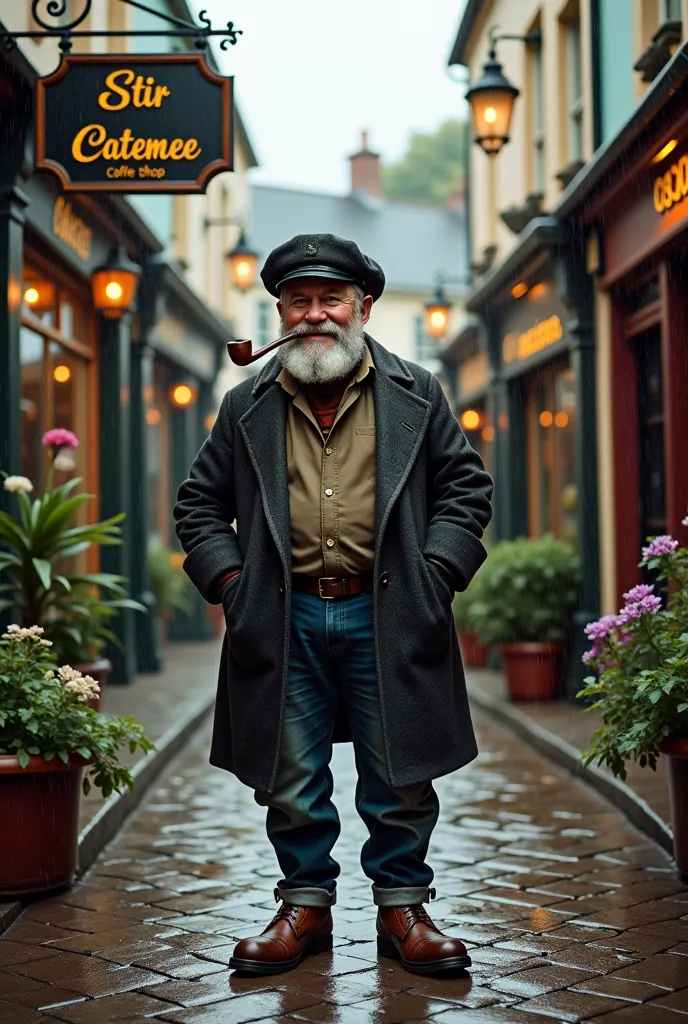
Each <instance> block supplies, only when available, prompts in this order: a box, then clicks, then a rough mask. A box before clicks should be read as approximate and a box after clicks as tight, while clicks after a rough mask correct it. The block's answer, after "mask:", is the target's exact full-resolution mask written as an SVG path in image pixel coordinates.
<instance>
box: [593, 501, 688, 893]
mask: <svg viewBox="0 0 688 1024" xmlns="http://www.w3.org/2000/svg"><path fill="white" fill-rule="evenodd" d="M684 525H686V526H688V518H687V519H685V520H684ZM648 541H649V543H648V545H647V547H644V548H643V557H642V561H641V562H640V565H641V566H643V567H644V568H646V569H647V570H648V571H649V572H654V574H655V575H656V578H657V579H658V580H659V581H663V582H664V583H665V584H666V586H665V594H666V596H665V598H664V599H662V598H661V597H660V596H658V595H657V594H656V593H655V588H654V585H651V584H646V583H642V584H640V585H638V586H637V587H633V589H632V590H629V591H628V593H626V594H624V606H623V608H622V609H621V611H620V612H619V613H618V615H605V616H603V617H602V618H601V619H600V620H599V621H598V622H593V623H591V624H590V625H589V626H587V627H586V633H587V634H588V636H589V638H590V639H591V641H592V646H591V648H590V650H589V651H586V653H585V654H584V656H583V660H584V661H585V663H586V664H587V665H589V666H590V667H591V668H593V669H594V670H595V671H596V672H597V676H590V677H588V678H587V679H586V680H585V682H586V687H585V689H583V690H581V691H580V693H579V694H578V696H579V697H583V698H586V699H590V698H592V699H593V703H592V704H591V705H590V707H589V708H586V710H593V709H597V710H598V711H600V712H601V713H602V722H603V725H602V727H601V728H600V729H598V730H597V732H596V733H595V734H594V735H593V737H592V741H591V744H590V748H589V749H588V750H587V751H585V752H584V755H583V757H584V760H585V763H586V764H589V763H590V762H591V761H597V762H599V764H603V765H604V764H606V765H607V766H608V767H609V768H610V770H611V771H612V772H613V773H614V775H616V776H619V777H620V778H622V779H623V778H625V777H626V769H625V762H626V761H628V760H633V761H637V762H638V764H639V765H640V766H641V767H646V766H647V767H650V768H652V769H653V770H654V769H655V768H656V767H657V758H658V756H659V754H660V753H662V754H665V755H666V756H667V757H668V758H669V787H670V798H671V814H672V821H673V827H674V850H675V855H676V863H677V865H678V868H679V871H680V872H681V874H682V875H683V876H684V877H688V548H685V547H679V543H678V541H677V540H674V539H673V537H669V536H666V535H665V536H661V537H655V538H654V539H650V538H648Z"/></svg>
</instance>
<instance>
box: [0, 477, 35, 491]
mask: <svg viewBox="0 0 688 1024" xmlns="http://www.w3.org/2000/svg"><path fill="white" fill-rule="evenodd" d="M5 490H6V491H12V493H13V494H17V493H18V492H19V491H21V492H23V493H24V494H28V493H29V492H30V491H32V490H33V484H32V483H31V481H30V480H29V478H28V476H8V477H7V478H6V479H5Z"/></svg>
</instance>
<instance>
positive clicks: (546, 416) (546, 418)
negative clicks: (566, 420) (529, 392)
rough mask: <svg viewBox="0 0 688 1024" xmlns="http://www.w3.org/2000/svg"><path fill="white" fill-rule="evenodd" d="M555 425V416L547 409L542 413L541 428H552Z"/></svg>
mask: <svg viewBox="0 0 688 1024" xmlns="http://www.w3.org/2000/svg"><path fill="white" fill-rule="evenodd" d="M553 423H554V416H553V415H552V413H551V412H549V410H547V409H545V410H544V412H541V413H540V426H541V427H551V426H552V424H553Z"/></svg>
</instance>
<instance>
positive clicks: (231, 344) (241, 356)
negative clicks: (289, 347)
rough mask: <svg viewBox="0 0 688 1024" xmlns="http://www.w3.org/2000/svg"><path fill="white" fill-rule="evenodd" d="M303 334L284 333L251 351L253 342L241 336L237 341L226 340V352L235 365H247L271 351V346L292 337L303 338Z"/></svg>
mask: <svg viewBox="0 0 688 1024" xmlns="http://www.w3.org/2000/svg"><path fill="white" fill-rule="evenodd" d="M303 337H304V335H303V334H299V333H298V332H295V333H294V334H285V335H283V336H282V337H281V338H277V340H276V341H271V342H270V344H269V345H263V347H262V348H259V349H258V351H257V352H253V351H252V348H253V342H252V341H250V340H249V339H248V338H242V339H240V340H239V341H228V342H227V352H228V353H229V358H230V359H231V360H232V362H233V363H236V365H237V366H248V364H249V363H254V362H255V361H256V359H260V357H261V356H264V355H265V354H266V353H267V352H272V350H273V348H278V346H279V345H283V344H284V343H285V341H291V339H292V338H303Z"/></svg>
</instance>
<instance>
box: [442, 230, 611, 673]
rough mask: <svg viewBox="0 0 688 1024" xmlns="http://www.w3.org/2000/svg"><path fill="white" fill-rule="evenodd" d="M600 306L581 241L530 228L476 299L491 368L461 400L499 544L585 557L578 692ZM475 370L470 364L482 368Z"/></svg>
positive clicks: (592, 510)
mask: <svg viewBox="0 0 688 1024" xmlns="http://www.w3.org/2000/svg"><path fill="white" fill-rule="evenodd" d="M591 298H592V289H591V285H590V280H589V278H588V276H587V274H586V273H585V267H584V263H583V253H582V250H579V247H578V245H577V242H576V240H575V239H574V238H573V237H571V236H570V235H569V233H568V232H567V231H566V229H565V228H564V227H563V226H562V225H560V224H558V223H557V222H556V221H555V220H554V219H553V218H550V217H542V218H536V219H535V220H533V221H531V223H530V224H529V225H528V227H527V228H526V229H525V230H524V231H523V232H522V234H521V236H520V238H519V243H518V245H517V247H516V248H515V249H514V250H512V252H511V253H510V254H509V256H508V257H507V258H506V259H505V260H504V261H503V262H502V263H501V264H500V265H499V266H498V267H496V268H495V269H494V270H493V271H492V272H490V273H489V274H488V275H486V276H485V277H484V278H483V279H482V280H481V282H480V284H479V285H478V287H477V288H476V289H475V290H474V292H473V294H472V295H471V296H470V298H469V299H468V302H467V308H468V310H469V311H470V312H471V313H473V314H474V315H475V316H477V317H478V318H479V320H480V323H481V330H482V331H483V332H484V337H485V349H486V355H487V357H488V361H489V365H488V367H487V370H486V373H485V377H487V379H486V380H484V381H483V383H482V387H481V388H480V389H479V390H477V391H475V392H474V393H470V392H469V393H468V394H465V395H464V397H463V398H462V396H461V388H460V387H459V390H458V397H457V412H458V416H459V420H460V422H461V417H462V416H463V417H464V420H465V418H466V416H467V412H466V408H467V403H469V404H470V406H471V411H472V412H473V411H474V412H475V413H477V414H478V416H477V417H473V418H474V419H476V420H477V424H476V425H477V426H479V427H480V441H481V442H482V445H483V448H484V449H487V450H489V456H488V459H489V465H490V472H491V473H492V475H493V477H494V480H495V514H494V519H493V524H492V537H493V539H494V540H501V539H507V538H514V537H518V536H528V537H539V536H541V535H543V534H544V533H552V534H554V535H555V536H557V537H560V538H563V539H565V540H567V541H569V542H570V543H571V544H572V545H573V546H574V547H575V548H576V549H577V550H578V552H579V555H580V559H581V566H582V582H581V592H580V600H579V606H578V610H577V612H576V613H575V615H574V631H573V638H572V649H571V658H570V666H571V668H570V672H569V676H570V678H569V680H568V688H569V691H570V692H575V691H576V690H577V689H578V687H579V685H580V681H581V673H580V671H579V669H578V665H579V664H580V660H579V652H580V653H582V651H583V650H584V649H585V637H584V634H583V627H584V626H585V624H586V623H587V622H589V621H591V619H593V618H594V617H595V616H596V615H597V612H598V605H599V570H598V538H597V531H596V511H597V491H596V438H595V379H594V373H595V367H594V334H593V321H592V301H591ZM476 365H477V366H480V363H478V364H475V363H471V362H469V363H468V366H469V368H471V369H473V370H474V369H475V367H476ZM460 368H461V363H459V370H460ZM459 379H460V374H459ZM481 403H482V404H481ZM478 417H480V418H479V419H478ZM469 436H470V435H469ZM486 438H487V439H488V440H487V441H486Z"/></svg>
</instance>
